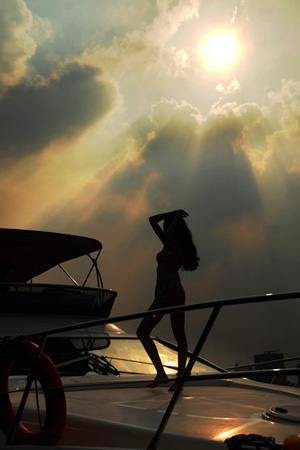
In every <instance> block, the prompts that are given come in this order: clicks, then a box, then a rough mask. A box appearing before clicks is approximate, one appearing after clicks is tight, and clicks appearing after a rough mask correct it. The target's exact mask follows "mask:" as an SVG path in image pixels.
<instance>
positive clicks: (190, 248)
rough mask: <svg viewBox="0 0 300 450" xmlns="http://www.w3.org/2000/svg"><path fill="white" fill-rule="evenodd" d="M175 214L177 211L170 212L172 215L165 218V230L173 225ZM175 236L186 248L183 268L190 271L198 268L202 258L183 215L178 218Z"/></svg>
mask: <svg viewBox="0 0 300 450" xmlns="http://www.w3.org/2000/svg"><path fill="white" fill-rule="evenodd" d="M174 215H175V213H174V214H170V216H169V217H167V218H166V219H165V220H164V230H167V229H168V227H169V226H170V225H171V223H172V221H173V217H174ZM174 238H175V239H176V240H177V241H178V242H179V243H180V244H181V245H183V246H184V249H185V258H184V261H183V265H182V269H183V270H189V271H193V270H196V269H197V267H198V266H199V261H200V258H199V257H198V254H197V249H196V247H195V245H194V242H193V237H192V233H191V231H190V229H189V227H188V226H187V224H186V222H185V220H184V218H183V217H180V218H179V219H178V222H177V224H176V227H175V230H174Z"/></svg>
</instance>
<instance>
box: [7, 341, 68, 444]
mask: <svg viewBox="0 0 300 450" xmlns="http://www.w3.org/2000/svg"><path fill="white" fill-rule="evenodd" d="M37 349H38V346H37V345H36V344H34V343H33V342H29V341H18V342H14V343H12V344H9V345H5V346H3V348H2V349H1V350H0V428H1V430H2V431H3V433H4V434H5V435H6V436H9V434H10V432H11V430H12V427H13V424H14V421H15V418H16V414H15V411H14V408H13V406H12V404H11V401H10V398H9V393H8V377H9V373H10V370H11V367H12V366H13V365H14V364H16V363H19V362H21V363H26V364H30V363H33V362H34V359H35V355H36V351H37ZM37 378H38V380H39V381H40V383H41V386H42V389H43V393H44V396H45V404H46V416H45V421H44V424H43V426H42V428H41V430H40V431H39V432H37V433H33V432H32V431H30V430H29V429H28V428H26V427H25V426H24V425H23V424H22V423H21V422H20V423H19V424H18V427H17V430H16V433H15V436H14V442H13V443H14V444H31V445H55V444H56V442H57V441H58V440H59V439H60V438H61V435H62V432H63V430H64V427H65V425H66V416H67V407H66V399H65V394H64V390H63V384H62V381H61V378H60V376H59V373H58V371H57V370H56V368H55V366H54V364H53V362H52V361H51V359H50V358H49V356H47V355H46V354H45V353H42V354H41V357H40V360H39V364H38V368H37Z"/></svg>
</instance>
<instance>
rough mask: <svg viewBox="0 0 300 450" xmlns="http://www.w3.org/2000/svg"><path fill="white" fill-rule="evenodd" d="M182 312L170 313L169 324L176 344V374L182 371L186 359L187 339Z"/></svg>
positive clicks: (179, 374) (180, 373)
mask: <svg viewBox="0 0 300 450" xmlns="http://www.w3.org/2000/svg"><path fill="white" fill-rule="evenodd" d="M184 321H185V315H184V312H180V313H177V314H171V325H172V330H173V334H174V337H175V339H176V341H177V345H178V376H179V377H181V376H182V375H183V373H184V370H185V366H186V359H187V339H186V334H185V329H184Z"/></svg>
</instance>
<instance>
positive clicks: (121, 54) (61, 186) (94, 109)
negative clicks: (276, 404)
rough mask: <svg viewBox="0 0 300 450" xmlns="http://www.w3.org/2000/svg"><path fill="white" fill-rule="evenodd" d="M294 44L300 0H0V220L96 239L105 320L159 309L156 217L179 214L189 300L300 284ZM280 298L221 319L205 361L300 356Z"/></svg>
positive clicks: (299, 33)
mask: <svg viewBox="0 0 300 450" xmlns="http://www.w3.org/2000/svg"><path fill="white" fill-rule="evenodd" d="M220 36H222V37H221V38H220ZM213 39H214V41H213ZM299 39H300V2H299V0H287V1H282V0H240V1H238V0H227V1H226V2H224V0H202V1H198V0H177V1H176V0H174V1H172V0H157V1H155V0H138V1H133V0H113V1H112V0H1V2H0V52H1V57H0V123H1V129H0V158H1V165H0V168H1V169H0V170H1V178H0V194H1V203H0V211H1V226H2V227H7V228H26V229H39V230H47V231H57V232H66V233H74V234H80V235H85V236H90V237H94V238H97V239H99V240H100V241H101V242H102V243H103V254H102V264H103V278H104V282H105V286H106V287H109V288H112V289H115V290H116V291H118V292H119V297H118V299H117V300H116V303H115V306H114V309H113V313H114V314H123V313H130V312H134V311H142V310H144V309H146V308H147V307H148V305H149V303H150V302H151V301H152V297H153V290H154V281H155V265H156V263H155V254H156V253H157V251H159V249H160V244H159V242H158V240H157V238H156V237H155V236H154V235H153V232H152V231H151V229H150V226H149V224H148V217H149V216H150V215H152V214H154V213H158V212H163V211H166V210H173V209H178V208H183V209H185V210H187V211H188V212H189V213H190V218H189V219H188V223H189V225H190V227H191V229H192V231H193V235H194V240H195V243H196V245H197V247H198V249H199V253H200V257H201V265H200V268H199V270H198V271H197V272H194V273H188V274H187V273H183V274H182V279H183V283H184V285H185V287H186V291H187V302H188V303H196V302H198V301H208V300H212V299H221V298H226V297H235V296H247V295H253V294H262V293H266V292H279V291H286V290H287V291H292V290H299V287H300V286H299V284H300V283H299V281H298V280H299V275H298V272H299V263H300V254H299V252H300V245H299V219H300V151H299V143H300V76H299V75H300V54H299ZM220 47H221V48H220ZM280 308H281V309H280ZM280 308H279V306H278V305H276V307H275V306H274V307H273V306H271V307H270V306H268V309H266V308H260V309H259V310H258V311H259V312H255V311H254V310H253V313H252V309H251V308H250V309H251V312H246V310H244V309H243V310H241V311H239V310H237V311H234V310H230V312H227V313H226V314H223V316H222V318H220V320H219V326H218V328H217V329H216V332H215V334H214V336H212V339H211V341H210V342H209V343H208V347H207V350H206V353H205V354H206V356H208V357H209V356H212V357H214V356H215V355H217V354H219V353H221V354H223V355H224V353H226V350H225V348H222V347H221V345H223V346H226V349H227V351H228V349H229V348H230V351H231V352H232V355H233V356H232V358H233V359H235V360H239V361H240V362H245V361H246V362H247V361H248V359H249V358H250V359H251V357H252V353H253V352H257V351H263V350H274V349H280V350H283V351H284V352H285V354H286V356H294V355H295V354H296V353H298V350H297V349H298V346H297V342H298V339H299V335H298V332H297V330H298V325H297V321H296V319H297V318H299V314H300V308H299V307H298V306H297V304H293V305H292V306H291V307H290V306H289V305H287V304H285V305H281V307H280ZM198 316H199V317H198ZM202 316H203V314H201V313H199V315H197V314H195V313H193V315H192V317H190V316H189V317H188V318H187V323H188V324H189V325H190V327H191V328H190V330H191V331H189V337H190V339H191V340H192V338H193V336H194V335H195V334H196V332H197V331H199V330H200V329H201V328H200V323H202V321H201V317H202ZM198 321H199V322H198ZM293 321H294V322H293ZM256 326H257V327H258V330H260V331H263V330H264V329H265V326H270V327H271V331H269V332H268V333H267V334H266V335H265V336H266V337H265V340H263V341H262V340H261V339H259V338H258V337H257V335H258V333H259V331H255V327H256ZM165 327H166V325H163V326H161V327H160V328H159V331H160V332H161V333H162V334H164V333H165V334H168V330H167V329H165ZM278 330H281V333H278ZM235 332H237V334H238V335H239V339H236V336H235ZM240 336H243V340H241V338H240ZM223 337H224V338H225V337H226V342H225V340H224V339H223ZM286 337H288V338H291V339H292V341H293V342H294V346H292V347H289V346H287V344H286ZM282 338H283V340H284V342H283V343H282V342H281V340H280V339H282ZM241 342H243V344H241ZM247 358H248V359H247Z"/></svg>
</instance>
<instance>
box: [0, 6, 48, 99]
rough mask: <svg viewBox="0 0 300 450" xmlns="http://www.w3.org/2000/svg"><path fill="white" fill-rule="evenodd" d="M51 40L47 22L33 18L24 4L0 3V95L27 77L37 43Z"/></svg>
mask: <svg viewBox="0 0 300 450" xmlns="http://www.w3.org/2000/svg"><path fill="white" fill-rule="evenodd" d="M50 36H51V27H50V24H49V22H48V21H47V19H42V18H40V17H38V16H37V15H35V16H33V15H32V13H31V12H30V11H29V9H28V8H27V6H26V3H25V1H24V0H2V1H1V2H0V92H1V91H2V90H3V89H4V88H5V87H7V86H13V85H15V84H16V83H18V82H19V80H20V79H21V78H22V77H24V76H26V73H27V70H28V61H29V60H30V58H31V57H32V56H33V55H34V54H35V52H36V48H37V45H38V43H41V42H42V41H44V40H46V39H48V38H49V37H50Z"/></svg>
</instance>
